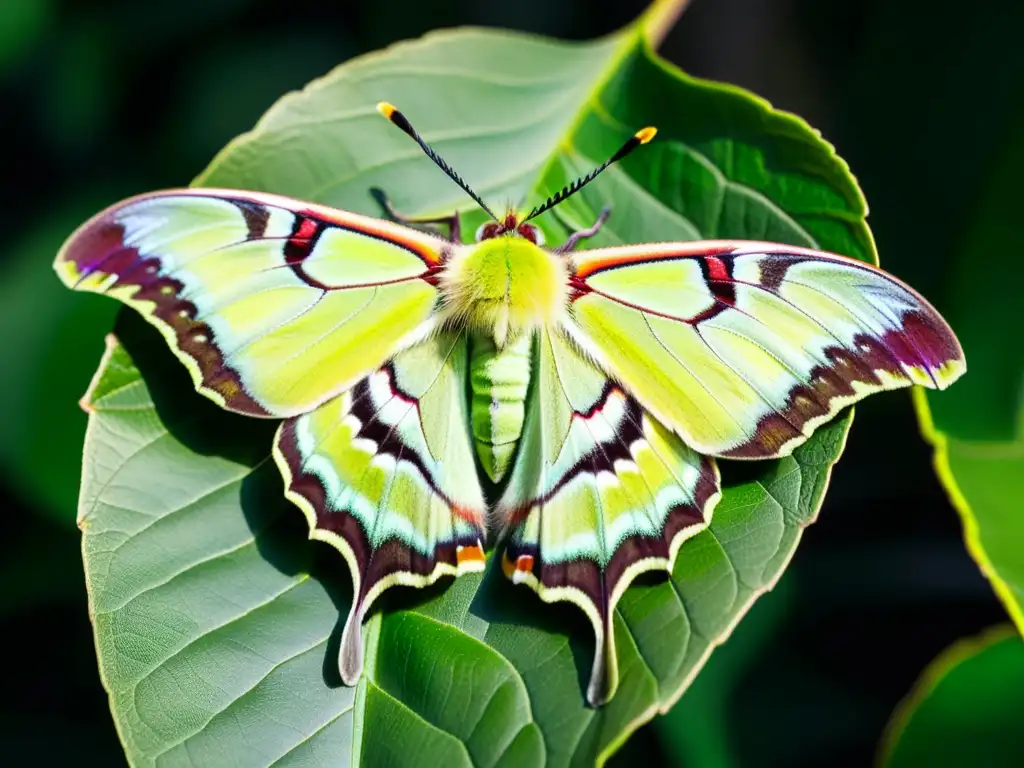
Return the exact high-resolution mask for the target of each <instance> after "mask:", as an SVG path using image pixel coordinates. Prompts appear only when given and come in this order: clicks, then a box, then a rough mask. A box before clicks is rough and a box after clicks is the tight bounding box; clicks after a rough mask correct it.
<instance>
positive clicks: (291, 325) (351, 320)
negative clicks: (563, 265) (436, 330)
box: [54, 189, 459, 417]
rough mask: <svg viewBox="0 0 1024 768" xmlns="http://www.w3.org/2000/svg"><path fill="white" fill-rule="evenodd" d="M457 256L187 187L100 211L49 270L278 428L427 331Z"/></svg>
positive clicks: (318, 210)
mask: <svg viewBox="0 0 1024 768" xmlns="http://www.w3.org/2000/svg"><path fill="white" fill-rule="evenodd" d="M457 247H459V246H455V245H453V244H451V243H447V242H445V241H443V240H440V239H438V238H435V237H432V236H430V235H427V234H424V233H422V232H418V231H416V230H413V229H409V228H407V227H402V226H399V225H396V224H391V223H389V222H386V221H381V220H378V219H372V218H368V217H365V216H357V215H355V214H351V213H346V212H344V211H339V210H336V209H333V208H327V207H324V206H318V205H313V204H311V203H304V202H300V201H298V200H292V199H289V198H285V197H278V196H276V195H268V194H258V193H253V192H241V191H237V190H205V189H186V190H176V191H170V192H160V193H155V194H150V195H143V196H141V197H136V198H132V199H129V200H126V201H124V202H121V203H118V204H117V205H115V206H113V207H111V208H109V209H107V210H106V211H103V212H102V213H100V214H98V215H97V216H95V217H94V218H93V219H91V220H90V221H88V222H86V223H85V224H84V225H83V226H82V227H80V228H79V229H78V231H76V232H75V233H74V234H73V235H72V236H71V237H70V238H69V239H68V241H67V242H66V243H65V244H64V247H63V248H62V249H61V251H60V254H59V255H58V256H57V260H56V263H55V265H54V266H55V269H56V270H57V273H58V274H59V275H60V277H61V279H62V280H63V281H64V282H65V283H66V284H67V285H68V286H70V287H72V288H76V289H78V290H85V291H95V292H97V293H105V294H107V295H109V296H113V297H114V298H117V299H119V300H121V301H123V302H124V303H125V304H128V305H129V306H132V307H134V308H135V309H137V310H138V311H139V312H140V313H141V314H142V315H143V317H145V318H146V319H147V320H148V321H149V322H150V323H152V324H153V325H155V326H156V327H157V328H158V329H160V331H161V332H162V333H163V335H164V336H165V337H166V338H167V340H168V342H169V343H170V345H171V347H172V348H173V349H174V351H175V353H176V354H177V356H178V357H179V358H180V359H181V361H182V362H183V363H185V365H186V366H187V367H188V369H189V371H190V372H191V374H192V377H193V379H194V381H195V383H196V387H197V388H198V389H199V390H200V391H201V392H202V393H203V394H205V395H207V396H208V397H210V398H212V399H213V400H215V401H216V402H217V403H219V404H220V405H222V406H224V407H225V408H228V409H230V410H233V411H238V412H241V413H245V414H249V415H255V416H278V417H282V416H294V415H296V414H299V413H303V412H305V411H308V410H310V409H312V408H315V407H316V406H318V405H320V404H321V403H323V402H324V401H326V400H328V399H330V398H331V397H333V396H334V395H336V394H338V393H339V392H342V391H344V390H345V389H348V388H349V387H351V386H352V385H353V384H354V383H355V382H356V381H357V380H359V379H360V378H362V377H363V376H365V375H366V374H368V373H369V372H370V371H373V370H376V369H377V368H378V367H380V365H381V364H382V363H383V362H384V361H385V360H387V359H388V358H389V357H391V355H393V354H394V353H395V352H396V351H397V350H399V349H402V348H404V347H407V346H409V345H410V344H412V343H414V342H415V341H416V340H418V339H421V338H424V337H425V336H426V335H427V334H429V333H430V331H431V330H432V327H433V322H432V319H431V318H432V314H433V311H434V306H435V303H436V301H437V296H438V292H437V289H436V287H435V283H436V279H435V277H436V274H437V272H438V271H439V270H440V265H441V263H442V261H443V260H444V259H445V258H446V256H447V252H448V251H449V250H451V249H453V248H457Z"/></svg>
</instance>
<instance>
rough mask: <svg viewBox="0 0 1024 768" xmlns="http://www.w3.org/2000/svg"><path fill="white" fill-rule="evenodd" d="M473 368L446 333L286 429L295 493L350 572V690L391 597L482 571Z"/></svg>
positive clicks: (284, 450) (283, 436) (287, 471)
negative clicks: (469, 380)
mask: <svg viewBox="0 0 1024 768" xmlns="http://www.w3.org/2000/svg"><path fill="white" fill-rule="evenodd" d="M467 367H468V361H467V353H466V341H465V338H464V336H463V335H461V334H460V335H454V334H438V335H435V336H434V337H432V338H431V339H429V340H428V341H425V342H421V343H420V344H417V345H415V346H413V347H411V348H410V349H408V350H405V351H403V352H400V353H399V354H398V355H397V356H396V357H395V358H394V359H393V360H391V361H390V362H389V363H387V364H386V365H384V366H383V367H381V368H380V369H379V370H377V371H375V372H374V373H372V374H370V375H369V376H367V377H366V378H364V379H363V380H362V381H360V382H359V383H358V384H356V386H355V387H353V388H352V389H351V390H349V391H348V392H345V393H344V394H342V395H340V396H339V397H336V398H334V399H332V400H329V401H328V402H326V403H324V404H323V405H321V406H320V407H319V408H317V409H316V410H314V411H311V412H310V413H307V414H303V415H302V416H299V417H297V418H293V419H288V420H286V421H285V422H283V423H282V425H281V427H280V429H279V430H278V433H277V438H276V440H275V443H274V459H275V460H276V461H277V465H278V467H279V468H280V470H281V474H282V475H284V479H285V485H286V495H287V496H288V498H289V499H291V500H292V501H294V502H295V503H296V504H297V505H298V506H299V507H300V508H301V509H302V511H303V512H304V513H305V515H306V519H307V520H308V522H309V529H310V537H311V538H314V539H319V540H321V541H326V542H328V543H330V544H332V545H333V546H335V547H337V548H338V549H339V550H340V551H341V553H342V555H344V557H345V560H346V561H347V562H348V567H349V570H350V571H351V574H352V584H353V599H352V608H351V610H350V612H349V617H348V621H347V622H346V624H345V630H344V634H343V635H342V642H341V655H340V659H339V665H340V669H341V676H342V679H343V680H345V682H346V683H349V684H350V685H351V684H354V683H355V681H356V680H357V679H358V677H359V674H360V672H361V670H362V638H361V633H360V625H361V622H362V619H363V617H364V615H365V614H366V611H367V609H368V608H369V607H370V605H371V604H372V603H373V601H374V600H375V599H376V598H377V597H378V596H379V595H380V594H381V593H382V592H383V591H384V590H385V589H387V588H388V587H391V586H393V585H395V584H402V585H407V586H415V587H423V586H426V585H428V584H431V583H433V582H434V581H436V580H437V579H438V578H439V577H441V576H443V575H459V574H461V573H465V572H467V571H478V570H482V569H483V566H484V552H483V536H484V534H483V524H484V511H485V505H484V499H483V495H482V492H481V489H480V484H479V481H478V479H477V474H476V470H475V466H474V463H473V448H472V443H471V437H470V432H469V409H468V403H467V392H466V377H467V375H468V373H467Z"/></svg>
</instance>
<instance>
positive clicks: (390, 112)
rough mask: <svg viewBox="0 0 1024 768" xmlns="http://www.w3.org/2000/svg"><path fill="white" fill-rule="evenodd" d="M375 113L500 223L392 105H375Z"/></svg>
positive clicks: (383, 102) (385, 103)
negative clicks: (392, 124)
mask: <svg viewBox="0 0 1024 768" xmlns="http://www.w3.org/2000/svg"><path fill="white" fill-rule="evenodd" d="M377 111H378V112H380V113H381V114H382V115H384V117H386V118H387V119H388V120H390V121H391V122H392V123H394V124H395V125H397V126H398V127H399V128H401V129H402V130H403V131H405V132H406V133H407V134H409V135H410V136H411V137H412V138H413V140H414V141H415V142H416V143H417V144H419V145H420V149H422V150H423V153H424V154H425V155H426V156H427V157H429V158H430V159H431V160H433V161H434V163H435V164H436V165H437V167H438V168H440V169H441V170H442V171H444V172H445V175H447V176H448V178H449V179H451V180H452V181H454V182H455V183H456V184H458V185H459V186H460V187H462V189H463V190H465V192H466V194H467V195H469V196H470V197H471V198H473V199H474V200H475V201H476V204H477V205H479V206H480V207H481V208H483V209H484V210H485V211H487V213H488V214H489V215H490V217H491V218H492V219H494V220H495V221H500V219H499V218H498V217H497V216H495V215H494V211H492V210H491V209H490V208H488V207H487V205H486V204H485V203H484V201H483V200H481V199H480V196H479V195H477V193H476V192H474V191H473V190H472V189H470V188H469V184H467V183H466V182H465V181H464V180H463V178H462V177H461V176H459V174H457V173H456V172H455V171H454V170H453V169H452V167H451V166H450V165H448V163H446V162H445V161H444V160H443V159H442V158H441V156H440V155H439V154H437V152H435V151H434V150H433V149H431V148H430V145H429V144H427V142H425V141H424V140H423V139H422V138H421V137H420V135H419V134H418V133H417V132H416V129H415V128H413V127H412V123H410V122H409V120H408V119H407V118H406V116H405V115H403V114H402V113H401V112H399V111H398V110H397V109H395V106H394V105H393V104H388V103H387V102H386V101H382V102H381V103H380V104H378V105H377Z"/></svg>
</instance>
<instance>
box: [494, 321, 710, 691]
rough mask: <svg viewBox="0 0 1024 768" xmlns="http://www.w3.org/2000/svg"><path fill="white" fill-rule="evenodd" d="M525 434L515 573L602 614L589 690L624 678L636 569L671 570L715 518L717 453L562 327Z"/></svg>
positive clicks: (513, 479) (538, 377) (511, 539)
mask: <svg viewBox="0 0 1024 768" xmlns="http://www.w3.org/2000/svg"><path fill="white" fill-rule="evenodd" d="M533 370H534V377H533V382H532V385H531V392H530V398H529V401H528V403H527V415H526V421H525V425H524V433H523V437H522V442H521V445H520V449H519V458H518V460H517V461H516V463H515V465H514V467H513V469H512V473H511V476H510V480H509V484H508V487H507V490H506V491H505V493H504V495H503V496H502V498H501V500H500V501H499V503H498V505H497V509H496V513H497V516H498V519H499V520H500V522H501V523H502V525H503V527H504V531H505V532H504V538H505V553H504V556H503V565H504V569H505V572H506V574H507V575H508V576H509V578H511V579H512V580H513V581H514V582H516V583H525V584H528V585H529V586H530V587H532V588H533V589H534V590H536V591H537V593H538V594H539V595H540V597H541V598H542V599H543V600H545V601H548V602H552V601H557V600H568V601H571V602H573V603H575V604H576V605H578V606H579V607H580V608H582V609H583V611H584V612H585V613H586V615H587V616H588V617H589V618H590V621H591V623H592V624H593V627H594V634H595V638H596V648H595V654H594V665H593V669H592V672H591V679H590V684H589V686H588V689H587V698H588V699H589V701H590V702H591V703H592V704H594V705H598V704H601V703H603V702H605V701H607V700H608V699H610V698H611V696H612V695H613V693H614V691H615V688H616V686H617V684H618V668H617V663H616V655H615V642H614V640H615V638H614V634H613V631H612V617H613V612H614V609H615V604H616V603H617V602H618V600H619V598H620V597H621V596H622V594H623V593H624V592H625V590H626V587H628V586H629V584H630V582H632V581H633V579H634V578H636V576H638V575H639V574H640V573H643V572H644V571H649V570H670V569H671V567H672V563H673V561H674V559H675V556H676V553H677V552H678V550H679V547H680V545H681V544H682V543H683V541H684V540H685V539H687V538H688V537H690V536H693V535H694V534H696V533H698V532H699V531H701V530H702V529H703V528H705V527H706V526H707V525H708V523H709V522H710V520H711V513H712V510H713V508H714V506H715V504H716V503H717V501H718V499H719V497H720V490H719V476H718V469H717V467H716V466H715V462H714V459H711V458H708V457H706V456H701V455H699V454H697V453H696V452H694V451H693V450H691V449H690V448H688V447H687V446H686V445H685V444H684V443H683V442H682V441H681V440H680V439H679V437H678V436H676V435H674V434H673V433H672V432H671V431H670V430H669V429H667V428H666V427H665V426H664V425H662V424H661V423H660V422H659V421H658V420H657V419H656V418H654V417H653V416H652V415H651V414H650V413H649V412H647V411H645V410H644V409H643V408H642V407H641V406H640V404H639V403H638V402H637V400H636V399H635V398H633V397H632V396H630V395H629V394H628V393H627V392H626V391H625V390H624V389H623V388H622V387H621V386H619V385H618V384H616V383H614V382H613V381H612V380H610V379H609V378H608V377H607V376H606V375H605V374H603V373H602V372H601V371H600V370H599V369H598V368H597V367H596V366H595V365H594V364H593V363H592V362H591V361H590V360H588V359H587V358H586V356H585V355H583V354H581V353H580V351H579V350H578V349H576V347H575V345H574V344H573V342H572V341H570V340H569V339H568V338H567V337H566V336H565V335H564V334H563V333H561V332H560V331H558V330H556V329H551V330H546V331H541V332H540V333H539V334H538V336H537V340H536V347H535V354H534V364H533Z"/></svg>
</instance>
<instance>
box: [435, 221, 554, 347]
mask: <svg viewBox="0 0 1024 768" xmlns="http://www.w3.org/2000/svg"><path fill="white" fill-rule="evenodd" d="M567 285H568V273H567V271H566V267H565V264H564V263H563V261H562V260H561V258H560V257H559V256H557V255H555V254H552V253H550V252H548V251H545V250H544V249H543V248H541V247H539V246H538V245H536V244H534V243H532V242H530V240H528V239H526V238H525V237H522V236H521V235H519V234H518V233H509V234H502V235H499V236H497V237H493V238H490V239H486V240H483V241H481V242H480V243H478V244H477V245H475V246H473V247H471V248H467V249H466V250H464V251H461V252H456V254H455V255H454V256H453V257H452V259H451V261H450V262H449V263H448V265H447V269H446V270H445V271H444V273H443V274H442V277H441V290H442V297H443V302H444V305H445V306H446V308H447V309H446V313H447V314H448V315H449V317H450V318H452V320H453V321H454V322H456V323H462V324H464V325H465V326H466V327H467V328H468V329H469V330H471V331H475V332H479V333H485V334H487V335H489V336H490V337H491V338H492V339H493V340H494V344H495V347H497V348H498V349H502V348H504V347H505V345H506V344H507V343H510V342H514V341H515V340H516V339H518V338H519V336H520V335H522V334H527V335H528V334H529V332H530V331H531V330H533V329H536V328H539V327H541V326H545V325H551V324H554V323H555V322H557V321H558V319H559V318H560V317H561V315H562V313H563V312H564V311H565V305H566V301H567V290H566V286H567Z"/></svg>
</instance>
